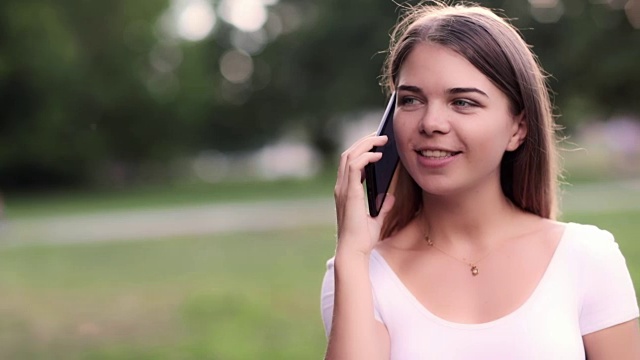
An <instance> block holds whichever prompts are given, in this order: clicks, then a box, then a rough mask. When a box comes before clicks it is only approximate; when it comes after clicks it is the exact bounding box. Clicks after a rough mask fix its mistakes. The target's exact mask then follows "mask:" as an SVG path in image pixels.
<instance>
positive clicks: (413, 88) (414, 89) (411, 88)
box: [398, 85, 422, 93]
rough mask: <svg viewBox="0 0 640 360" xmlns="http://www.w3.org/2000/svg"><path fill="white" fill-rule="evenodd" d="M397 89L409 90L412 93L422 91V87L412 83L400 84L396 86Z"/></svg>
mask: <svg viewBox="0 0 640 360" xmlns="http://www.w3.org/2000/svg"><path fill="white" fill-rule="evenodd" d="M398 90H405V91H410V92H414V93H422V89H421V88H419V87H418V86H414V85H400V86H398Z"/></svg>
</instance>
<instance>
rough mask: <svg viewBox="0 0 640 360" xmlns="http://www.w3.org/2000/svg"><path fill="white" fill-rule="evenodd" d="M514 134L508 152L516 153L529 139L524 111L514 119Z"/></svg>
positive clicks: (508, 145)
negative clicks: (526, 139) (527, 138)
mask: <svg viewBox="0 0 640 360" xmlns="http://www.w3.org/2000/svg"><path fill="white" fill-rule="evenodd" d="M512 128H513V132H512V134H513V135H511V138H510V139H509V143H508V144H507V151H515V150H516V149H517V148H518V147H520V145H522V143H523V142H524V139H525V138H526V137H527V122H526V119H525V118H524V111H523V112H521V113H520V114H518V115H517V116H515V117H514V119H513V127H512Z"/></svg>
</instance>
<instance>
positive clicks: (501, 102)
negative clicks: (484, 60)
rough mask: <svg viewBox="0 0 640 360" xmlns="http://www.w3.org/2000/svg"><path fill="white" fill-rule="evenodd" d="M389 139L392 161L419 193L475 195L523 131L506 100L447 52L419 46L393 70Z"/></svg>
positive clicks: (494, 174)
mask: <svg viewBox="0 0 640 360" xmlns="http://www.w3.org/2000/svg"><path fill="white" fill-rule="evenodd" d="M397 94H398V97H397V106H396V112H395V115H394V131H395V136H396V140H397V146H398V151H399V154H400V159H401V161H402V163H403V164H404V166H405V167H406V169H407V171H408V172H409V174H410V175H411V177H412V178H413V179H414V180H415V181H416V182H417V183H418V185H420V187H421V188H422V189H423V190H424V191H426V192H427V193H430V194H433V195H447V194H454V193H459V192H460V191H465V190H482V188H483V187H484V186H493V185H495V183H492V182H498V183H499V181H500V162H501V160H502V156H503V154H504V152H505V151H511V150H515V149H516V148H517V147H518V146H519V145H520V143H521V142H522V140H523V139H524V136H525V135H526V125H525V123H524V121H523V119H522V118H521V116H519V115H513V114H512V113H511V111H510V110H509V101H508V99H507V96H506V95H505V94H504V93H503V92H502V91H500V90H499V89H498V88H497V87H496V86H495V85H494V84H493V83H492V82H491V81H490V80H489V79H488V78H487V77H486V76H485V75H483V74H482V73H481V72H480V71H479V70H478V69H476V68H475V67H474V66H473V65H472V64H471V63H470V62H469V61H467V60H466V59H465V58H464V57H463V56H461V55H459V54H458V53H456V52H455V51H453V50H451V49H449V48H447V47H444V46H442V45H437V44H432V43H421V44H418V45H416V46H415V47H414V48H413V50H411V52H410V53H409V55H408V56H407V58H406V60H405V61H404V63H403V65H402V66H401V68H400V73H399V76H398V86H397Z"/></svg>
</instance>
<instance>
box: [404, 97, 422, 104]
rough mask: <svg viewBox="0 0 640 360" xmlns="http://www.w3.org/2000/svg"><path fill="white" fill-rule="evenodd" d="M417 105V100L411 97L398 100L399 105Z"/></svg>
mask: <svg viewBox="0 0 640 360" xmlns="http://www.w3.org/2000/svg"><path fill="white" fill-rule="evenodd" d="M417 103H418V99H416V98H413V97H408V96H405V97H402V98H400V105H415V104H417Z"/></svg>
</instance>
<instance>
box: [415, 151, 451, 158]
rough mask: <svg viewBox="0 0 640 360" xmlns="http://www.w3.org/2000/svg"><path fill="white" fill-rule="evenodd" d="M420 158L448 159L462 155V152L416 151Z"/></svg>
mask: <svg viewBox="0 0 640 360" xmlns="http://www.w3.org/2000/svg"><path fill="white" fill-rule="evenodd" d="M416 152H417V153H418V154H419V155H420V156H423V157H426V158H429V159H446V158H450V157H452V156H455V155H458V154H460V151H457V152H454V151H443V150H418V151H416Z"/></svg>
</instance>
